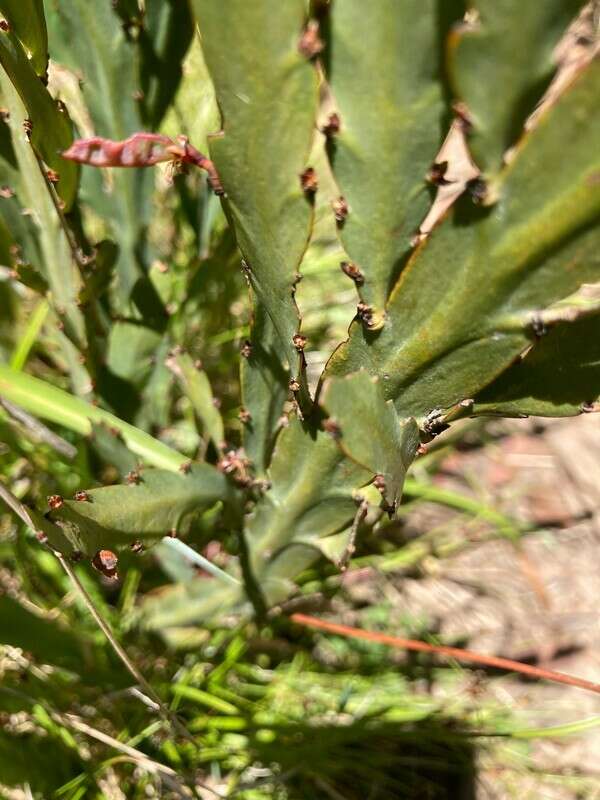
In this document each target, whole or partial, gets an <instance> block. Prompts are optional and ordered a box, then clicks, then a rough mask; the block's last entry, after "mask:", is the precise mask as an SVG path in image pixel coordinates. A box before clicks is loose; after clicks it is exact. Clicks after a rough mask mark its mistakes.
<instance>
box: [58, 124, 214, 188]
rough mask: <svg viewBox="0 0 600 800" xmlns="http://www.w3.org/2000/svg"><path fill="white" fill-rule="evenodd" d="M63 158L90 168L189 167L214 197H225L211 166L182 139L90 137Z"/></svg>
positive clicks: (138, 135)
mask: <svg viewBox="0 0 600 800" xmlns="http://www.w3.org/2000/svg"><path fill="white" fill-rule="evenodd" d="M62 156H63V158H66V159H68V160H69V161H77V162H78V163H80V164H89V165H90V166H92V167H151V166H154V165H155V164H160V163H162V162H165V161H170V162H171V163H172V164H173V166H174V167H175V168H178V167H181V166H182V165H185V164H191V165H193V166H195V167H200V169H203V170H205V171H206V173H207V174H208V182H209V184H210V186H211V188H212V190H213V191H214V193H215V194H217V195H224V194H225V192H224V190H223V186H222V185H221V181H220V179H219V175H218V173H217V170H216V168H215V165H214V164H213V162H212V161H211V160H210V159H209V158H207V157H206V156H205V155H203V154H202V153H201V152H200V151H199V150H196V148H195V147H194V146H193V145H191V144H190V143H189V142H188V140H187V138H186V137H185V136H178V137H177V140H175V139H171V138H170V137H168V136H163V135H162V134H160V133H134V134H132V135H131V136H130V137H129V138H128V139H123V140H122V141H118V142H115V141H113V140H112V139H105V138H103V137H102V136H92V137H91V138H89V139H76V140H75V141H74V142H73V144H72V145H71V146H70V147H69V148H68V149H67V150H65V151H64V152H63V154H62Z"/></svg>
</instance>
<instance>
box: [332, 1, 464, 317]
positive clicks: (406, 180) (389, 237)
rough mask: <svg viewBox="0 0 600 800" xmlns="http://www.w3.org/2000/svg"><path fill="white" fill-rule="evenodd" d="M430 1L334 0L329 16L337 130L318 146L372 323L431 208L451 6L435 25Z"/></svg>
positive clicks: (436, 7)
mask: <svg viewBox="0 0 600 800" xmlns="http://www.w3.org/2000/svg"><path fill="white" fill-rule="evenodd" d="M439 5H440V4H439V3H438V2H437V0H408V2H407V1H406V0H405V2H402V3H398V2H396V0H378V2H376V3H364V2H361V0H344V2H338V3H334V4H333V6H332V9H331V13H330V18H331V21H330V36H329V49H328V53H327V59H326V65H327V77H328V80H329V84H330V86H331V90H332V92H333V97H334V101H335V106H336V109H337V111H338V112H339V116H340V130H339V133H337V134H335V135H333V136H332V137H330V139H329V142H328V144H329V147H328V150H329V152H330V156H331V162H332V167H333V172H334V176H335V179H336V182H337V185H338V187H339V190H340V194H341V195H342V196H343V197H344V198H345V200H346V202H347V204H348V207H349V213H348V216H347V218H346V220H345V221H344V223H343V227H342V229H341V239H342V243H343V245H344V248H345V250H346V252H347V253H348V255H349V257H350V260H351V261H352V262H353V263H354V264H355V265H356V266H357V267H358V268H359V269H360V271H361V273H362V275H363V279H364V283H363V284H362V285H360V286H358V291H359V295H360V299H361V301H362V302H364V303H366V304H368V305H369V306H370V307H371V309H372V311H371V316H372V322H371V327H372V328H374V329H376V328H379V327H381V325H382V324H383V312H384V307H385V304H386V301H387V299H388V297H389V294H390V292H391V290H392V288H393V285H394V281H395V279H396V278H397V276H398V274H399V272H400V270H401V268H402V266H403V264H404V261H405V259H406V256H407V255H408V253H409V252H410V249H411V239H412V238H413V236H414V235H415V233H416V232H417V229H418V227H419V223H420V222H421V221H422V220H423V218H424V217H425V215H426V213H427V210H428V209H429V206H430V205H431V195H430V191H429V190H428V187H427V184H426V175H427V171H428V169H429V167H430V165H431V163H432V161H433V159H434V157H435V154H436V152H437V150H438V149H439V146H440V144H441V142H442V138H443V134H444V130H443V129H442V124H443V122H444V113H445V110H446V106H445V99H444V96H443V86H442V82H441V77H440V73H441V56H442V52H441V42H442V41H443V37H444V35H445V33H446V28H447V26H448V25H449V24H450V23H451V22H452V21H453V20H454V19H455V18H456V17H457V14H456V11H457V9H456V8H455V7H456V6H457V5H458V4H457V3H452V2H446V3H445V5H446V6H447V8H446V10H445V16H446V19H444V20H443V21H441V20H440V18H439V17H440V14H439ZM453 12H454V13H453ZM359 32H360V33H359Z"/></svg>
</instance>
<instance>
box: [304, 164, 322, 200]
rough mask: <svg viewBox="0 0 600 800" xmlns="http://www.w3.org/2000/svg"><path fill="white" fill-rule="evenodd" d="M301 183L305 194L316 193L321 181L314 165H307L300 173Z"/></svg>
mask: <svg viewBox="0 0 600 800" xmlns="http://www.w3.org/2000/svg"><path fill="white" fill-rule="evenodd" d="M300 185H301V186H302V191H303V192H304V193H305V194H308V195H314V194H315V193H316V191H317V189H318V188H319V181H318V179H317V173H316V172H315V171H314V169H313V167H307V168H306V169H305V170H304V172H303V173H302V174H301V175H300Z"/></svg>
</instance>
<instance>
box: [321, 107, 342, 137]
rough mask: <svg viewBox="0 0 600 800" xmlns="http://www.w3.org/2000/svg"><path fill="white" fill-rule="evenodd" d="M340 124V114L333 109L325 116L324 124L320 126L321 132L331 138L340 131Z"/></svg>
mask: <svg viewBox="0 0 600 800" xmlns="http://www.w3.org/2000/svg"><path fill="white" fill-rule="evenodd" d="M341 124H342V120H341V119H340V115H339V114H338V113H337V112H336V111H333V112H332V113H331V114H330V115H329V116H328V117H327V122H326V123H325V125H323V127H322V128H321V133H324V134H325V136H326V137H327V138H328V139H331V138H332V137H333V136H336V135H337V134H338V133H339V132H340V127H341Z"/></svg>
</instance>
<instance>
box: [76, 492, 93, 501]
mask: <svg viewBox="0 0 600 800" xmlns="http://www.w3.org/2000/svg"><path fill="white" fill-rule="evenodd" d="M73 499H74V500H77V501H78V502H79V503H89V502H90V496H89V494H88V493H87V492H84V491H79V492H75V494H74V495H73Z"/></svg>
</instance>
